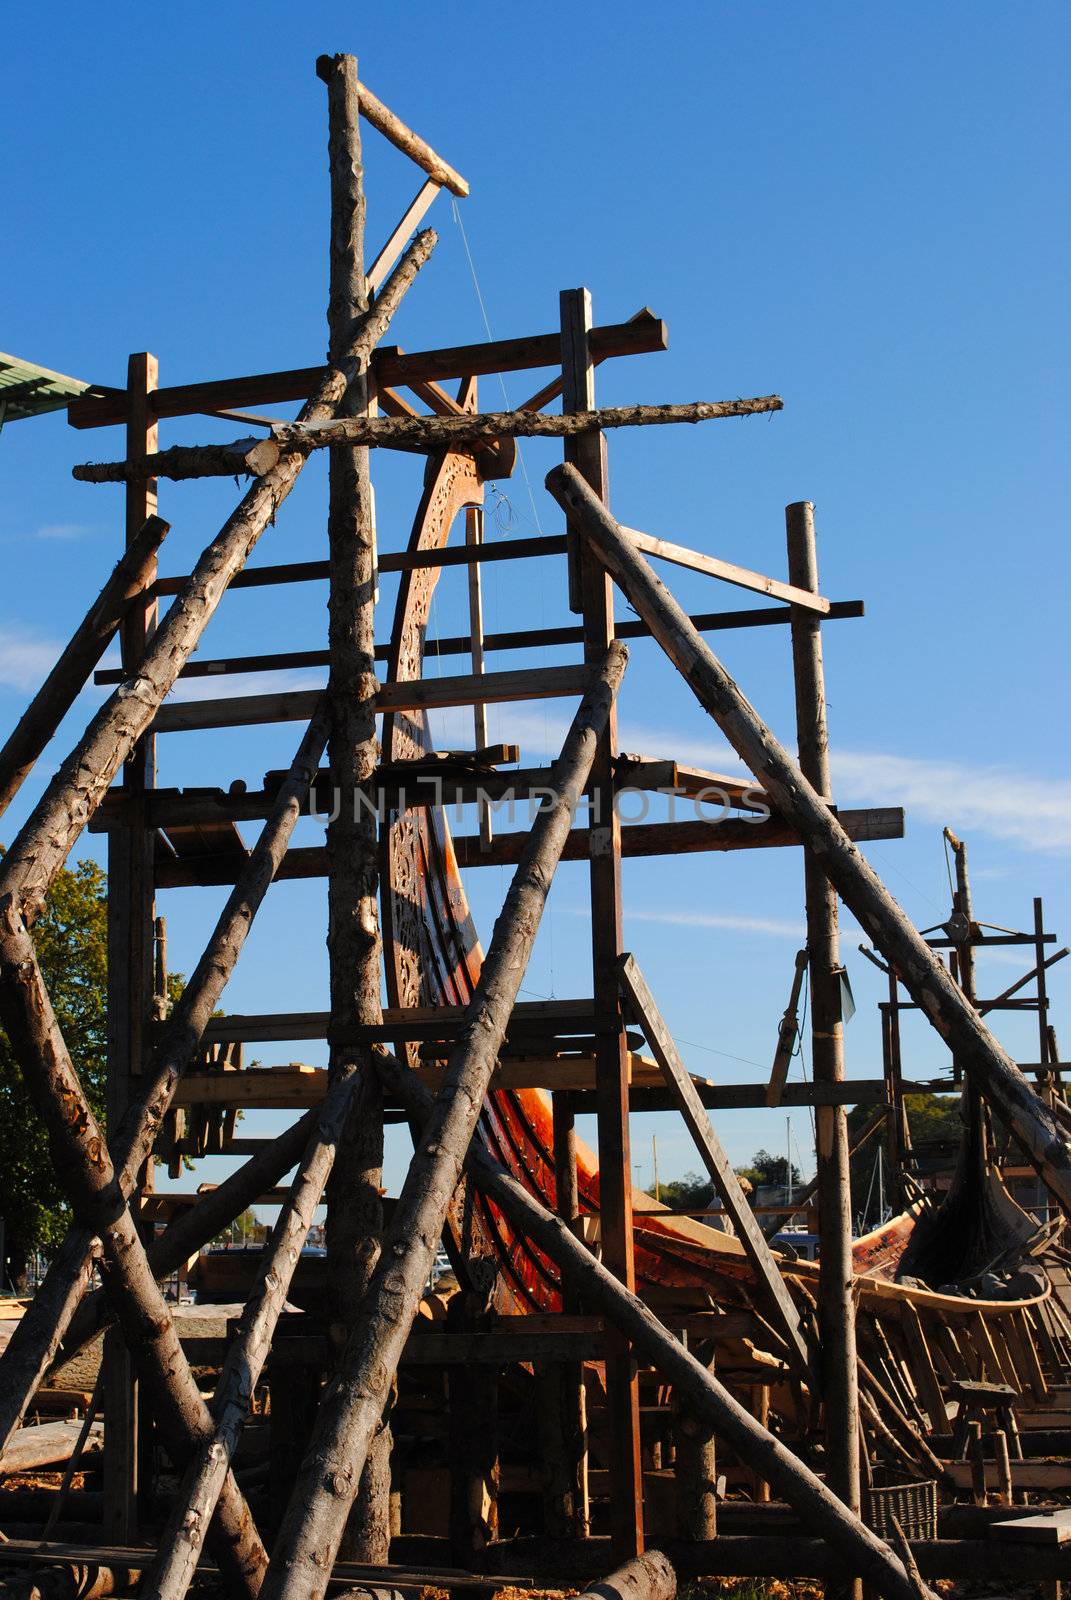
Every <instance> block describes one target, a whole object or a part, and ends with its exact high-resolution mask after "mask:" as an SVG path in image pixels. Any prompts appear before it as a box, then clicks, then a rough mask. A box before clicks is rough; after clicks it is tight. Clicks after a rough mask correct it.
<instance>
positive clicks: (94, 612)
mask: <svg viewBox="0 0 1071 1600" xmlns="http://www.w3.org/2000/svg"><path fill="white" fill-rule="evenodd" d="M169 527H170V524H169V523H167V522H165V521H164V520H163V518H162V517H149V518H148V519H147V521H146V522H145V524H144V526H143V527H142V528H141V531H140V532H139V533H138V534H137V535H136V537H135V538H134V541H133V543H132V544H130V545H129V546H128V547H127V549H126V550H125V551H124V553H123V555H122V556H121V557H120V559H119V561H118V563H117V564H116V567H115V570H114V572H113V573H112V575H111V577H110V578H109V579H108V581H107V583H106V584H105V585H104V587H103V589H102V590H101V591H100V594H99V595H98V596H97V598H96V600H95V601H94V602H93V604H92V606H91V607H90V608H89V610H88V611H87V612H86V614H85V616H84V618H83V619H82V621H81V622H80V623H79V625H78V627H77V628H76V629H75V630H74V633H73V634H72V635H71V639H70V643H69V644H68V645H67V647H66V649H65V650H64V652H63V654H62V655H61V656H60V658H59V660H58V661H57V662H56V665H55V666H54V667H53V668H52V671H51V672H50V673H49V674H48V677H47V678H46V679H45V681H44V683H43V684H42V685H41V687H40V689H38V691H37V693H36V694H35V695H34V697H33V699H32V700H31V701H30V704H29V705H28V706H27V708H26V710H25V711H24V712H23V714H22V716H21V717H20V719H19V721H18V723H17V725H16V727H15V729H14V732H13V733H12V734H11V736H10V737H9V739H8V740H7V743H6V744H5V745H4V747H3V749H2V750H0V816H2V815H3V814H4V812H5V811H6V810H7V808H8V806H9V805H10V804H11V802H12V800H14V798H15V796H16V795H17V794H18V792H19V790H20V789H21V787H22V785H23V783H24V782H25V780H26V778H27V777H28V776H29V774H30V772H31V771H32V769H33V764H34V762H35V761H36V760H37V758H38V756H39V755H40V754H41V752H42V750H43V749H44V748H45V746H46V745H47V744H48V741H49V740H50V739H51V738H52V735H53V734H54V733H55V731H56V729H57V728H58V727H59V725H60V723H61V722H62V721H63V719H64V717H65V716H66V715H67V713H68V711H69V710H70V709H71V706H72V705H73V704H74V702H75V700H76V699H77V698H78V696H79V694H80V693H81V692H82V689H83V688H84V687H85V683H86V680H87V678H88V677H89V674H90V673H91V672H92V671H93V668H94V667H95V666H96V664H97V662H98V661H99V660H100V658H101V656H102V655H103V654H104V651H105V650H106V648H107V646H108V644H109V643H110V641H111V640H112V639H113V638H114V637H115V633H116V630H117V629H118V627H119V624H120V623H121V622H122V620H123V618H124V616H125V615H126V612H127V610H128V609H129V606H130V602H131V601H132V600H133V599H134V597H135V596H136V595H139V594H141V593H142V592H143V591H144V589H145V588H146V586H147V585H148V584H150V583H151V582H152V580H153V578H154V576H155V573H156V552H157V551H158V550H159V548H160V546H161V544H162V543H163V541H164V538H165V536H166V534H167V532H168V528H169Z"/></svg>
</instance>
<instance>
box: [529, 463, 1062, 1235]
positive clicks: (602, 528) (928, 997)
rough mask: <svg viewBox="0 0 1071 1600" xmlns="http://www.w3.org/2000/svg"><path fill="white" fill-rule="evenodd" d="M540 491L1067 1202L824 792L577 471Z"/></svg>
mask: <svg viewBox="0 0 1071 1600" xmlns="http://www.w3.org/2000/svg"><path fill="white" fill-rule="evenodd" d="M547 488H548V489H549V490H550V492H551V494H552V495H553V496H554V498H555V499H556V500H557V501H558V503H559V504H560V505H561V506H562V507H563V509H564V510H565V511H566V514H567V515H568V516H569V517H570V519H571V520H572V521H573V522H574V523H575V525H576V527H577V529H578V531H579V532H580V533H581V534H582V535H583V537H584V538H585V539H586V540H587V541H588V543H589V544H590V545H591V547H592V548H593V549H594V550H595V551H596V553H597V554H598V556H599V559H600V561H602V562H603V564H604V565H605V566H606V568H607V570H608V571H609V572H610V573H611V574H612V576H613V577H614V578H615V580H616V581H617V582H618V583H619V584H620V585H621V588H622V589H623V591H624V592H625V594H626V595H627V596H628V599H629V600H630V601H631V603H632V605H633V606H634V607H635V608H636V610H637V611H638V612H639V614H640V615H641V617H642V618H643V620H644V621H645V622H646V623H647V625H648V626H649V627H650V629H651V632H652V635H653V636H654V637H655V638H656V639H657V640H658V642H659V643H660V644H661V645H662V648H663V649H664V650H665V651H666V653H667V654H668V655H669V657H670V659H671V661H673V663H674V665H675V666H676V667H677V668H678V669H679V670H680V672H681V673H682V674H683V676H684V678H685V680H686V681H687V682H688V684H689V685H690V686H691V688H692V690H693V692H694V693H695V695H696V698H697V699H698V700H699V702H700V704H701V705H702V706H703V707H704V709H705V710H706V711H708V712H709V714H710V715H711V716H712V717H713V718H714V721H715V722H716V723H717V724H718V726H719V727H720V728H721V730H722V732H723V733H724V734H725V737H726V738H727V739H728V740H729V742H730V744H731V745H732V746H733V748H734V749H735V750H736V752H737V754H738V755H739V756H740V757H741V759H742V760H743V761H744V762H746V764H747V766H748V767H749V768H750V770H751V771H752V772H753V773H754V774H755V776H756V778H757V779H758V780H759V782H760V783H761V785H762V787H763V788H764V789H765V790H766V792H767V794H768V796H769V799H770V801H771V803H772V805H773V806H774V808H775V809H776V810H777V811H778V812H779V813H780V814H781V815H782V816H783V817H784V819H785V820H786V822H788V823H789V824H790V825H791V826H792V827H794V828H795V829H797V831H798V832H799V834H800V837H801V838H802V839H803V841H804V843H805V844H807V845H809V846H810V849H811V851H812V853H813V855H814V859H815V860H816V861H819V862H820V863H821V866H822V871H823V872H824V873H825V874H826V876H827V877H828V878H829V879H830V881H831V882H832V883H833V885H834V886H835V887H836V889H837V891H838V892H839V894H840V896H841V898H842V900H843V901H844V903H845V904H846V905H847V906H848V908H849V909H850V910H851V911H852V912H853V913H854V915H855V916H856V918H857V919H858V920H859V922H860V923H861V924H862V926H863V928H864V929H865V930H866V932H867V934H868V935H869V937H870V939H871V940H872V942H873V943H874V945H875V946H876V947H877V948H878V949H879V950H880V951H881V952H882V954H883V955H884V956H885V958H886V960H887V961H889V962H890V963H891V964H892V965H893V966H894V967H895V968H896V971H897V972H898V973H899V975H900V979H901V982H902V983H903V984H904V986H905V988H906V989H907V990H908V992H909V993H910V994H911V997H912V999H913V1000H915V1001H916V1003H917V1004H918V1005H919V1007H920V1009H921V1010H922V1012H923V1014H924V1015H925V1016H926V1017H927V1018H928V1019H929V1021H930V1022H931V1024H932V1025H933V1027H935V1028H936V1029H937V1032H938V1033H939V1034H940V1035H941V1037H942V1038H943V1039H944V1040H945V1042H946V1043H947V1044H948V1045H949V1047H950V1048H951V1050H952V1052H953V1054H954V1055H956V1056H958V1057H960V1058H961V1059H962V1060H963V1062H964V1065H965V1066H966V1067H967V1069H968V1071H970V1072H971V1073H972V1074H974V1076H975V1077H976V1078H977V1079H978V1082H979V1084H980V1086H981V1087H982V1090H983V1092H984V1093H985V1094H986V1096H987V1097H988V1098H989V1100H990V1101H991V1102H992V1104H993V1106H994V1107H995V1109H996V1110H997V1113H998V1114H999V1115H1000V1116H1001V1117H1002V1118H1003V1119H1004V1121H1005V1122H1007V1123H1008V1124H1009V1125H1010V1126H1011V1127H1012V1128H1013V1129H1014V1131H1015V1133H1016V1136H1017V1137H1018V1139H1019V1140H1020V1142H1021V1144H1022V1145H1023V1147H1024V1149H1025V1150H1026V1151H1027V1153H1028V1155H1029V1157H1030V1160H1031V1161H1032V1163H1033V1164H1034V1165H1035V1166H1036V1168H1037V1170H1038V1172H1039V1173H1040V1175H1041V1177H1042V1179H1043V1181H1044V1182H1045V1183H1046V1184H1047V1186H1048V1187H1049V1189H1050V1190H1051V1191H1052V1193H1053V1194H1054V1195H1055V1196H1056V1198H1057V1199H1058V1200H1059V1201H1060V1203H1061V1204H1062V1205H1063V1207H1064V1209H1065V1210H1068V1211H1071V1147H1069V1146H1068V1143H1067V1140H1066V1139H1065V1137H1064V1134H1063V1132H1062V1131H1061V1129H1060V1127H1059V1125H1058V1124H1057V1122H1056V1121H1055V1119H1054V1117H1053V1115H1052V1112H1051V1111H1050V1109H1049V1107H1048V1106H1046V1105H1045V1104H1044V1102H1043V1101H1042V1100H1041V1099H1040V1098H1039V1097H1038V1096H1037V1095H1036V1094H1035V1092H1034V1090H1033V1089H1032V1088H1031V1086H1030V1084H1029V1083H1028V1082H1027V1080H1026V1078H1025V1077H1024V1076H1023V1074H1022V1073H1021V1072H1020V1070H1019V1068H1018V1067H1017V1066H1016V1064H1015V1062H1014V1061H1013V1060H1012V1059H1011V1057H1010V1056H1009V1055H1008V1053H1007V1052H1006V1051H1005V1050H1004V1049H1003V1048H1002V1047H1001V1045H1000V1044H998V1042H997V1040H996V1039H994V1037H993V1035H992V1034H991V1033H990V1031H989V1029H988V1028H987V1027H986V1026H985V1024H984V1022H983V1021H982V1020H981V1018H980V1017H979V1016H978V1014H977V1012H976V1011H975V1010H974V1008H973V1007H972V1006H971V1005H969V1004H968V1002H967V1001H966V1000H965V999H964V996H963V994H962V992H961V991H960V988H959V986H958V984H956V983H954V982H953V981H952V979H951V977H950V976H949V974H948V972H947V971H945V969H944V967H943V966H942V964H941V962H940V961H939V960H938V958H937V956H936V955H935V954H934V952H933V951H932V950H931V949H930V948H929V946H928V945H927V944H926V942H925V940H924V939H922V938H921V936H920V935H919V933H918V931H917V929H916V928H915V927H914V926H913V924H912V923H911V921H910V919H909V918H908V917H907V916H906V915H905V914H904V912H903V911H902V910H901V909H900V907H899V906H898V905H897V903H896V901H895V900H894V899H893V897H892V896H891V895H890V894H889V892H888V890H887V889H886V888H885V885H884V884H883V883H882V881H881V879H880V878H879V877H878V875H877V873H876V872H875V871H874V869H873V868H872V867H871V866H870V864H869V862H867V861H866V860H865V859H864V857H863V856H862V854H861V853H860V851H859V850H858V849H857V848H856V847H855V845H854V844H853V843H852V841H851V840H850V839H849V837H848V835H847V833H846V832H845V831H844V829H843V827H842V826H841V824H840V822H839V821H838V819H837V817H836V815H835V814H834V812H833V811H832V810H831V809H830V807H829V806H828V804H827V803H826V801H825V800H824V799H823V798H822V796H821V795H820V794H818V793H817V791H816V790H815V789H814V787H813V786H812V785H811V784H810V783H808V781H807V779H806V778H805V777H804V775H803V773H802V772H801V771H800V769H799V766H798V765H797V763H796V762H795V761H794V760H793V759H792V757H791V756H790V755H789V753H788V751H787V750H786V749H785V748H784V746H783V745H781V744H780V743H779V742H778V740H777V739H776V738H775V737H774V735H773V734H772V733H771V731H770V729H769V728H768V727H767V726H766V724H765V723H764V722H763V721H762V719H761V718H760V717H759V715H758V713H757V712H756V711H755V709H754V707H753V706H752V705H750V704H749V702H748V701H747V700H746V699H745V697H744V696H743V695H742V694H741V692H740V690H739V689H738V688H737V686H736V684H735V683H734V682H733V680H732V678H731V677H730V676H729V674H728V673H727V672H726V670H725V668H724V667H723V666H722V664H721V662H720V661H719V660H718V659H717V657H716V656H715V655H714V653H713V651H712V650H711V649H710V648H709V646H708V645H707V644H706V642H705V641H704V639H703V638H702V636H701V635H700V634H699V633H697V632H696V630H695V628H694V627H693V626H692V624H691V622H690V621H689V619H688V617H687V615H686V614H685V612H683V611H682V610H681V608H680V606H679V605H678V604H677V602H676V601H675V600H674V599H673V596H672V595H671V594H670V593H669V591H668V590H667V588H666V587H665V585H664V584H663V583H662V582H661V581H660V580H659V578H658V577H657V575H656V574H655V573H654V572H653V571H652V569H651V566H650V563H649V562H647V561H646V560H645V559H644V558H643V556H642V555H640V554H639V552H638V551H636V550H635V549H634V548H632V547H631V546H630V545H629V543H628V540H627V539H626V538H625V536H624V535H623V534H622V532H621V529H620V527H619V526H618V524H617V523H616V522H615V521H614V519H613V518H612V517H611V516H610V514H609V512H608V511H607V510H606V508H605V506H603V505H602V504H601V503H600V502H599V500H598V499H597V498H596V496H595V495H593V494H592V493H591V491H590V489H589V488H588V486H587V484H586V483H585V482H584V480H583V478H581V476H580V474H579V473H577V472H575V471H573V470H572V469H570V468H569V467H565V466H562V467H555V468H554V470H553V471H552V472H551V473H550V474H549V476H548V478H547Z"/></svg>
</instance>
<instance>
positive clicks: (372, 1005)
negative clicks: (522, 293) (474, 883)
mask: <svg viewBox="0 0 1071 1600" xmlns="http://www.w3.org/2000/svg"><path fill="white" fill-rule="evenodd" d="M316 71H317V74H318V76H319V77H320V78H321V79H322V80H323V81H324V83H325V84H326V85H327V103H328V118H329V133H328V160H329V166H330V173H331V248H330V292H329V300H328V313H327V319H328V329H329V335H330V344H329V357H330V359H331V360H333V361H337V360H340V359H341V357H342V355H343V354H344V352H345V348H346V343H347V334H348V332H349V329H350V328H351V326H352V323H353V319H354V318H355V317H356V316H358V315H359V314H360V313H361V312H363V311H365V310H367V308H368V286H367V283H366V280H365V273H364V223H365V198H364V167H363V164H362V159H361V128H360V106H359V85H358V81H357V62H356V59H355V58H354V57H353V56H346V55H339V56H321V57H320V59H319V60H318V61H317V63H316ZM365 367H366V372H365V373H364V374H359V375H358V376H357V377H356V378H355V379H354V381H353V382H352V384H351V385H350V388H349V391H348V394H347V396H346V398H345V400H344V401H343V403H342V406H341V407H340V412H341V413H342V414H344V415H348V416H358V415H366V414H367V413H368V410H369V407H370V405H371V402H372V393H371V380H370V378H369V377H368V376H367V363H365ZM329 482H330V504H329V510H328V519H327V535H328V565H329V571H330V593H329V600H328V649H329V655H330V670H329V676H328V685H327V704H328V714H329V717H330V729H331V731H330V735H329V740H328V753H329V758H330V767H331V781H332V784H333V785H334V789H335V795H334V797H333V798H334V800H335V801H336V804H334V805H333V806H332V811H333V812H334V813H335V815H334V818H333V820H332V821H331V822H330V823H329V824H328V829H327V862H328V886H327V904H328V923H327V951H328V961H329V966H330V995H331V1025H332V1029H337V1030H343V1029H351V1030H352V1028H353V1027H355V1026H356V1025H358V1024H362V1023H370V1024H373V1025H374V1024H377V1023H379V1022H381V1021H382V1011H381V1000H380V953H381V945H380V934H379V915H378V907H377V899H376V897H377V894H378V891H379V854H378V837H377V828H376V819H375V815H374V813H372V812H371V811H370V810H369V809H368V807H366V806H362V805H361V804H360V803H359V802H360V795H361V791H362V786H363V785H364V784H366V783H367V782H368V780H369V779H370V778H371V777H372V774H373V772H374V771H375V766H376V720H375V717H376V691H377V688H378V684H377V682H376V676H375V642H374V631H373V630H374V619H375V588H376V544H375V509H374V501H373V498H372V485H371V479H370V475H369V468H368V450H367V448H366V447H363V446H359V445H358V446H354V445H346V444H343V445H336V446H333V447H332V450H331V461H330V468H329ZM351 1037H352V1033H351ZM329 1068H330V1073H331V1077H332V1079H335V1078H337V1077H338V1076H339V1075H341V1074H348V1073H350V1072H354V1071H356V1073H357V1075H358V1080H359V1081H358V1083H357V1086H356V1089H355V1091H354V1093H353V1097H352V1100H351V1102H350V1110H349V1115H348V1116H347V1118H346V1123H345V1127H344V1130H343V1134H342V1138H341V1140H340V1142H339V1147H338V1153H337V1155H336V1158H335V1165H334V1170H333V1172H332V1176H331V1180H330V1184H329V1187H328V1209H327V1266H328V1279H329V1283H330V1300H329V1304H330V1318H331V1332H332V1338H333V1339H334V1341H335V1343H336V1345H337V1347H338V1349H339V1351H341V1349H342V1347H343V1346H344V1344H345V1340H346V1335H347V1333H348V1331H349V1328H350V1327H351V1325H352V1324H353V1322H354V1321H356V1318H357V1315H358V1312H359V1311H360V1307H361V1303H362V1301H363V1299H364V1295H365V1290H366V1289H367V1287H368V1282H369V1279H370V1278H371V1276H372V1271H373V1268H374V1267H375V1264H376V1261H377V1260H378V1257H379V1251H380V1246H381V1243H382V1237H383V1205H382V1200H381V1185H382V1181H383V1091H382V1089H381V1088H380V1085H379V1077H378V1075H377V1074H376V1073H375V1072H374V1071H373V1068H372V1062H371V1053H370V1050H369V1048H368V1046H366V1045H364V1046H358V1047H355V1046H353V1045H352V1044H338V1043H336V1042H334V1041H332V1042H331V1045H330V1062H329ZM389 1508H390V1431H389V1428H388V1426H387V1425H386V1423H384V1424H383V1425H382V1426H381V1427H380V1429H379V1431H378V1433H377V1435H376V1438H375V1440H374V1441H373V1444H372V1447H371V1449H370V1451H369V1454H368V1460H367V1463H366V1465H365V1469H364V1473H363V1476H362V1479H361V1486H360V1489H359V1491H358V1494H357V1498H356V1500H355V1501H354V1505H353V1509H352V1511H351V1514H350V1520H349V1524H348V1527H347V1532H346V1537H345V1539H344V1541H343V1546H342V1553H343V1555H345V1556H347V1557H349V1558H350V1559H351V1560H358V1561H366V1562H384V1561H386V1559H387V1553H388V1547H389V1543H390V1514H389Z"/></svg>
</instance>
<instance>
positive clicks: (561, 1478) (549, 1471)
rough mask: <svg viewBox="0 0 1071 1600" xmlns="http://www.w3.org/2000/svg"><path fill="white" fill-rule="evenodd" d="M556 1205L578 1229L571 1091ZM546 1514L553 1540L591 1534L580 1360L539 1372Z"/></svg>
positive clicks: (558, 1095)
mask: <svg viewBox="0 0 1071 1600" xmlns="http://www.w3.org/2000/svg"><path fill="white" fill-rule="evenodd" d="M552 1105H553V1111H552V1117H553V1124H554V1194H555V1209H556V1211H557V1213H558V1215H559V1217H561V1219H562V1221H563V1222H564V1223H565V1225H566V1226H567V1227H568V1228H569V1229H571V1231H572V1232H574V1233H576V1232H577V1229H578V1226H579V1217H580V1190H579V1186H578V1183H577V1174H576V1118H575V1114H574V1111H573V1101H572V1096H571V1095H570V1093H569V1091H568V1090H567V1089H559V1090H557V1091H556V1092H555V1094H554V1096H553V1101H552ZM562 1310H563V1311H566V1312H575V1311H578V1310H579V1301H578V1300H577V1297H576V1295H575V1294H574V1293H573V1292H572V1290H571V1289H570V1288H569V1287H568V1285H567V1284H563V1285H562ZM536 1376H537V1386H538V1394H539V1399H538V1401H537V1404H538V1407H539V1430H540V1441H541V1443H540V1456H541V1463H542V1478H543V1512H544V1524H545V1529H546V1532H547V1533H548V1534H549V1535H550V1536H551V1537H553V1538H560V1539H566V1538H578V1539H584V1538H587V1535H588V1531H589V1529H588V1484H587V1471H588V1462H587V1437H586V1436H587V1425H586V1398H585V1394H584V1370H583V1367H582V1365H581V1364H580V1363H579V1362H576V1361H548V1362H546V1363H545V1364H541V1365H540V1367H539V1369H538V1370H537V1375H536Z"/></svg>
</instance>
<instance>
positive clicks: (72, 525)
mask: <svg viewBox="0 0 1071 1600" xmlns="http://www.w3.org/2000/svg"><path fill="white" fill-rule="evenodd" d="M92 532H93V529H92V528H91V527H90V525H89V523H88V522H43V523H42V524H41V526H40V527H39V528H37V529H36V530H35V532H34V538H35V539H56V540H60V541H62V540H66V539H82V538H84V537H85V535H86V534H87V533H92Z"/></svg>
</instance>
